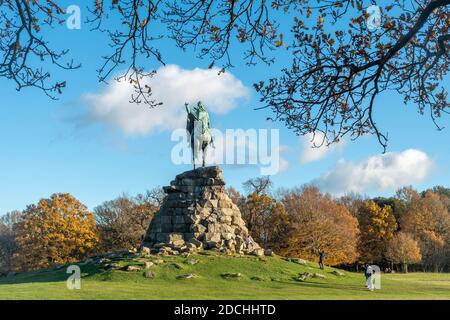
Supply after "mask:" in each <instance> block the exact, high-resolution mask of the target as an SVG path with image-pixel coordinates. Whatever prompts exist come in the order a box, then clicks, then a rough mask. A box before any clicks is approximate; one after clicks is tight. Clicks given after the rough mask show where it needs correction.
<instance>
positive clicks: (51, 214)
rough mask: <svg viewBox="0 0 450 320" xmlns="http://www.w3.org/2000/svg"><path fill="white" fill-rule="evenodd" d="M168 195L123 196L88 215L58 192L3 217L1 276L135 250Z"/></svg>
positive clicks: (0, 225)
mask: <svg viewBox="0 0 450 320" xmlns="http://www.w3.org/2000/svg"><path fill="white" fill-rule="evenodd" d="M163 195H164V194H163V192H162V190H160V189H159V188H156V189H153V190H150V191H147V192H146V193H145V194H139V195H137V196H135V197H130V196H127V195H122V196H120V197H118V198H116V199H114V200H111V201H106V202H104V203H103V204H102V205H100V206H98V207H96V208H95V209H94V212H89V211H88V209H87V207H86V206H85V205H83V204H82V203H81V202H80V201H79V200H77V199H76V198H74V197H73V196H72V195H70V194H68V193H58V194H53V195H52V196H51V197H50V198H49V199H41V200H40V201H39V202H38V203H37V204H32V205H29V206H28V207H27V208H26V209H25V210H23V211H14V212H10V213H7V214H6V215H4V216H3V217H1V218H0V274H7V273H9V272H18V271H29V270H34V269H39V268H47V267H52V266H55V265H61V264H66V263H74V262H77V261H80V260H82V259H85V258H86V257H89V256H92V255H99V254H103V253H108V252H114V251H121V250H130V249H133V248H136V247H138V246H139V245H140V243H141V241H142V239H143V235H144V234H145V231H146V229H147V227H148V225H149V223H150V221H151V220H152V218H153V216H154V214H155V213H156V211H157V210H158V209H159V206H160V204H161V201H162V199H163Z"/></svg>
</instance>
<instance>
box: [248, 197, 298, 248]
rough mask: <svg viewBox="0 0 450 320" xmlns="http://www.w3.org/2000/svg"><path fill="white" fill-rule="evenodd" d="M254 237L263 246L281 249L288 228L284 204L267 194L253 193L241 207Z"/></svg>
mask: <svg viewBox="0 0 450 320" xmlns="http://www.w3.org/2000/svg"><path fill="white" fill-rule="evenodd" d="M241 213H242V218H243V219H244V221H245V222H246V223H247V226H248V230H249V232H250V234H251V236H252V237H253V239H254V240H255V241H256V242H257V243H259V244H260V245H261V246H262V247H265V248H271V249H273V250H276V251H277V250H279V248H280V246H281V245H282V242H283V239H284V237H285V235H286V231H287V228H288V223H289V220H288V215H287V213H286V211H285V209H284V207H283V205H282V204H281V203H280V202H278V201H275V200H274V199H272V198H271V197H269V196H268V195H266V194H258V193H256V192H253V193H251V194H250V195H249V196H248V197H247V199H246V200H245V202H244V203H243V205H242V208H241Z"/></svg>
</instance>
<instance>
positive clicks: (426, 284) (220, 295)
mask: <svg viewBox="0 0 450 320" xmlns="http://www.w3.org/2000/svg"><path fill="white" fill-rule="evenodd" d="M157 258H159V257H154V256H152V257H148V258H133V257H129V258H119V259H117V260H115V261H114V262H115V263H117V264H118V265H119V266H120V267H122V266H127V265H136V266H140V267H141V268H142V270H141V271H137V272H129V271H122V270H104V269H103V268H102V267H101V265H99V264H86V265H83V266H81V270H82V280H81V281H82V282H81V286H82V287H81V289H80V290H69V289H67V286H66V279H67V277H68V276H69V275H68V274H66V269H65V268H59V269H52V270H41V271H36V272H29V273H21V274H17V275H15V276H11V277H3V278H0V299H450V275H449V274H429V273H412V274H390V275H383V276H382V283H381V285H382V287H381V290H376V291H375V292H369V291H368V290H367V289H366V288H365V286H364V277H363V275H362V274H361V273H352V272H344V275H343V276H337V275H335V274H333V271H334V270H335V269H333V268H326V269H325V270H320V269H318V268H317V266H316V264H312V263H308V264H307V265H300V264H297V263H294V262H288V261H285V260H283V259H282V258H280V257H264V258H257V257H253V256H245V257H234V256H227V255H222V254H210V255H207V256H206V255H200V254H195V255H191V256H190V257H189V258H184V257H181V256H171V257H162V259H163V260H164V263H162V264H159V265H153V266H152V267H150V269H148V270H150V271H151V272H153V273H154V275H155V277H154V278H153V279H150V278H146V277H144V275H143V274H144V269H143V264H144V262H145V261H152V260H153V261H154V260H155V259H157ZM192 259H196V260H198V263H197V264H189V263H188V260H192ZM304 272H308V273H311V274H313V273H320V274H321V275H324V276H325V278H314V277H312V278H308V279H307V280H306V281H303V282H300V281H298V280H296V279H297V278H298V276H299V274H302V273H304ZM227 273H240V274H241V276H240V277H238V278H234V277H226V276H224V274H227ZM185 274H194V275H195V277H193V278H190V279H180V278H179V276H182V275H185Z"/></svg>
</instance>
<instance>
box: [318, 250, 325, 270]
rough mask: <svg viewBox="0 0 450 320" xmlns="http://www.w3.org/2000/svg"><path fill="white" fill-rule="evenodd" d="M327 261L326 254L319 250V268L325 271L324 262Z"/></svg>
mask: <svg viewBox="0 0 450 320" xmlns="http://www.w3.org/2000/svg"><path fill="white" fill-rule="evenodd" d="M324 259H325V252H324V251H323V250H319V268H320V269H322V270H323V260H324Z"/></svg>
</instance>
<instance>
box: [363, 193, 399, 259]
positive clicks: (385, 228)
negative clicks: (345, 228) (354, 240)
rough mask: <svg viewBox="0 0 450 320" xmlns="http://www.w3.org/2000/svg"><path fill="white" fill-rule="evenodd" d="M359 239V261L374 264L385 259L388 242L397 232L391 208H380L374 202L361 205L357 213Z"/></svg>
mask: <svg viewBox="0 0 450 320" xmlns="http://www.w3.org/2000/svg"><path fill="white" fill-rule="evenodd" d="M358 218H359V228H360V230H361V237H360V241H359V243H358V248H359V252H360V261H362V262H369V263H374V262H378V261H383V260H384V259H385V252H386V248H387V245H388V243H389V241H391V240H392V238H393V237H394V232H395V231H396V230H397V222H396V221H395V217H394V214H393V212H392V208H391V207H390V206H384V207H380V206H379V205H377V204H376V203H375V202H374V201H366V202H364V203H363V205H362V206H361V208H360V209H359V212H358Z"/></svg>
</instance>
